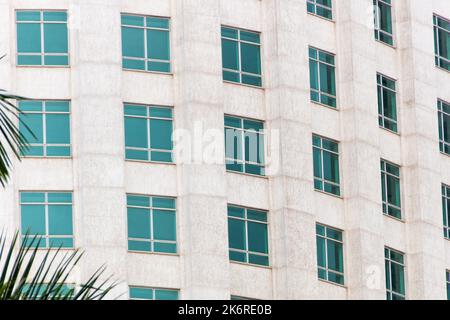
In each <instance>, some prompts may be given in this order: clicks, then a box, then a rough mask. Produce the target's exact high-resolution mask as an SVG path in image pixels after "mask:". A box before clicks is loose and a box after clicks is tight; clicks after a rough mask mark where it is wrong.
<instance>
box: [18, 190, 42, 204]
mask: <svg viewBox="0 0 450 320" xmlns="http://www.w3.org/2000/svg"><path fill="white" fill-rule="evenodd" d="M20 202H21V203H41V202H45V194H44V193H41V192H21V193H20Z"/></svg>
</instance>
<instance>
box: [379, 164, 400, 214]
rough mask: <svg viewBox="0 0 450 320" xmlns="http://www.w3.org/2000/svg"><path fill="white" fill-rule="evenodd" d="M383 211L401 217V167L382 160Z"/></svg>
mask: <svg viewBox="0 0 450 320" xmlns="http://www.w3.org/2000/svg"><path fill="white" fill-rule="evenodd" d="M381 191H382V197H383V199H382V200H383V213H384V214H386V215H389V216H391V217H394V218H397V219H401V218H402V208H401V199H400V198H401V193H400V167H399V166H397V165H395V164H392V163H389V162H387V161H385V160H381Z"/></svg>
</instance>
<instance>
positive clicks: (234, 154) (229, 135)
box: [225, 129, 243, 160]
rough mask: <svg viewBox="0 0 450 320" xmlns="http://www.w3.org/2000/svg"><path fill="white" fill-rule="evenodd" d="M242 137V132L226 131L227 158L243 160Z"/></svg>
mask: <svg viewBox="0 0 450 320" xmlns="http://www.w3.org/2000/svg"><path fill="white" fill-rule="evenodd" d="M242 135H243V132H242V131H239V130H233V129H225V154H226V157H227V158H229V159H238V160H242V159H243V155H242Z"/></svg>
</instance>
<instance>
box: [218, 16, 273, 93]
mask: <svg viewBox="0 0 450 320" xmlns="http://www.w3.org/2000/svg"><path fill="white" fill-rule="evenodd" d="M223 28H226V29H233V30H236V31H237V34H238V36H237V37H238V38H237V39H233V38H228V37H224V36H223V35H222V29H223ZM241 31H244V32H247V33H252V34H256V35H258V36H259V43H255V42H251V41H245V40H241ZM223 39H225V40H229V41H234V42H237V43H238V64H239V70H233V69H226V68H224V66H223V62H221V64H222V68H221V70H222V81H223V82H224V83H230V84H234V85H242V86H246V87H250V88H255V89H262V90H264V84H265V83H264V68H263V65H264V57H263V50H262V49H263V37H262V32H260V31H253V30H249V29H244V28H238V27H233V26H230V25H226V24H221V25H220V42H221V44H220V45H221V56H222V50H223V45H222V41H223ZM241 43H247V44H249V45H253V46H257V47H258V48H259V55H260V69H261V74H255V73H249V72H244V71H242V49H241ZM222 61H223V60H222ZM224 71H226V72H231V73H236V74H239V80H240V81H239V82H235V81H231V80H225V79H224V78H223V72H224ZM242 75H248V76H252V77H259V78H261V86H256V85H252V84H248V83H243V82H242Z"/></svg>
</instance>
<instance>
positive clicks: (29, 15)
mask: <svg viewBox="0 0 450 320" xmlns="http://www.w3.org/2000/svg"><path fill="white" fill-rule="evenodd" d="M16 17H17V21H40V20H41V13H40V12H39V11H17V13H16Z"/></svg>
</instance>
